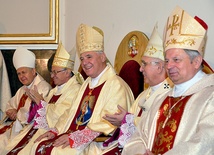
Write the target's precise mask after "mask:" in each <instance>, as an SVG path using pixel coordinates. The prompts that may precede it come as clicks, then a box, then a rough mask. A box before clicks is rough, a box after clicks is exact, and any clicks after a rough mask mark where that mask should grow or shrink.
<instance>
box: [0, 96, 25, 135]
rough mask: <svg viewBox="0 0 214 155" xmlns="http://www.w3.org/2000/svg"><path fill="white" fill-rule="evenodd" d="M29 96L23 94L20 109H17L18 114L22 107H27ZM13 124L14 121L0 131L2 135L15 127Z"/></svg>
mask: <svg viewBox="0 0 214 155" xmlns="http://www.w3.org/2000/svg"><path fill="white" fill-rule="evenodd" d="M27 98H28V96H27V95H26V94H23V95H22V97H21V99H20V101H19V105H18V108H17V112H18V111H19V109H20V108H21V107H24V105H25V101H26V100H27ZM13 122H14V121H12V122H11V123H10V124H9V125H5V126H4V127H3V128H1V129H0V134H3V133H4V132H5V131H7V130H8V129H10V128H11V127H12V125H13Z"/></svg>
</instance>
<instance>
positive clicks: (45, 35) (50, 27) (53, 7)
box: [0, 0, 59, 45]
mask: <svg viewBox="0 0 214 155" xmlns="http://www.w3.org/2000/svg"><path fill="white" fill-rule="evenodd" d="M4 2H5V3H6V4H5V5H6V6H7V7H8V8H5V10H6V11H5V12H7V11H8V10H9V11H10V10H12V11H13V12H12V13H14V12H15V14H14V16H19V18H21V17H20V16H23V15H24V16H25V14H23V12H24V11H25V10H26V14H28V15H26V16H27V17H28V18H29V19H28V21H27V22H28V23H30V24H34V25H33V26H35V27H34V28H32V30H31V27H29V28H28V27H27V26H26V25H25V22H23V21H22V23H21V24H19V25H20V27H22V26H26V29H27V28H28V29H29V30H28V31H26V32H23V31H22V32H21V33H20V32H15V33H14V32H12V33H11V32H8V31H6V30H5V29H4V27H5V28H6V26H7V25H6V26H5V25H3V23H1V22H0V45H3V44H4V45H6V44H9V45H11V44H58V42H59V0H48V1H45V2H44V0H38V1H29V0H20V2H19V4H18V5H19V7H17V11H16V10H15V11H14V8H13V9H12V8H11V7H12V5H10V4H11V3H9V2H7V1H4ZM20 3H25V4H20ZM26 3H27V4H26ZM35 4H36V5H35ZM1 5H2V4H1ZM2 7H3V6H2ZM26 7H27V8H26ZM30 7H32V8H30ZM36 7H37V8H36ZM15 9H16V8H15ZM18 9H19V10H18ZM31 9H32V10H34V11H31ZM42 9H43V10H42ZM47 9H48V10H47ZM19 12H22V14H21V13H20V15H17V14H19ZM42 13H43V14H42ZM44 13H45V14H44ZM38 14H39V18H37V19H31V18H34V17H35V16H38ZM0 16H1V15H0ZM2 16H4V17H5V19H6V20H7V17H6V16H7V15H6V14H5V15H4V14H3V15H2ZM14 16H12V18H13V17H14ZM21 19H22V20H24V17H23V18H21ZM41 19H42V20H41ZM11 20H14V19H11ZM29 20H32V21H29ZM35 20H37V21H35ZM44 20H45V22H41V21H44ZM47 20H48V21H47ZM7 21H9V19H8V20H7ZM9 22H10V21H9ZM9 22H8V23H9ZM16 22H19V21H16ZM33 22H34V23H33ZM16 24H17V23H15V24H14V23H13V24H8V27H11V25H12V26H16ZM30 24H29V25H30ZM37 24H38V25H37ZM41 24H43V25H41ZM2 25H3V26H4V27H3V26H2ZM17 25H18V24H17ZM37 27H40V29H42V30H41V32H40V30H39V29H38V30H35V29H36V28H37ZM41 27H42V28H41ZM1 28H2V30H1ZM14 29H16V28H15V27H14V28H11V30H12V31H14ZM22 29H23V30H24V29H25V28H22ZM44 29H45V30H44ZM4 30H5V32H4ZM29 31H32V32H29Z"/></svg>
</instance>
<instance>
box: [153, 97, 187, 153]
mask: <svg viewBox="0 0 214 155" xmlns="http://www.w3.org/2000/svg"><path fill="white" fill-rule="evenodd" d="M190 97H191V95H189V96H186V97H177V98H173V97H169V96H168V97H167V98H166V99H165V100H164V102H163V103H162V105H161V107H160V109H159V116H158V119H157V127H156V133H155V139H154V144H153V148H152V152H153V153H154V154H155V155H158V154H164V153H165V152H167V151H168V150H170V149H171V148H172V147H173V144H174V140H175V136H176V132H177V130H178V127H179V123H180V120H181V118H182V115H183V111H184V108H185V105H186V103H187V102H188V100H189V99H190Z"/></svg>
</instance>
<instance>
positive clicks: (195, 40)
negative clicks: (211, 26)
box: [164, 6, 207, 56]
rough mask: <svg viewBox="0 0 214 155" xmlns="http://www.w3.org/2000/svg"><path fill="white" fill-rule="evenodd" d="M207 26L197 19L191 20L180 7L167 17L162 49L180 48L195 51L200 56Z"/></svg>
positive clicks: (202, 51) (202, 52)
mask: <svg viewBox="0 0 214 155" xmlns="http://www.w3.org/2000/svg"><path fill="white" fill-rule="evenodd" d="M206 30H207V25H206V23H205V22H204V21H202V20H201V19H199V18H198V17H196V18H193V17H191V16H190V15H189V14H188V13H186V12H185V11H184V10H183V9H181V8H180V7H178V6H177V7H176V8H175V9H174V10H173V12H172V14H171V15H170V16H169V17H168V21H167V24H166V26H165V31H164V49H165V51H167V50H168V49H171V48H182V49H190V50H197V51H198V52H199V53H200V54H201V55H202V56H203V54H204V47H205V43H206Z"/></svg>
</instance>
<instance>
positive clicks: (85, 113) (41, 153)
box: [36, 82, 105, 155]
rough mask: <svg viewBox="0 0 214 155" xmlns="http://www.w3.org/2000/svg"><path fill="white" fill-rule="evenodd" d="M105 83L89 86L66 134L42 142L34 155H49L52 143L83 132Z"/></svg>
mask: <svg viewBox="0 0 214 155" xmlns="http://www.w3.org/2000/svg"><path fill="white" fill-rule="evenodd" d="M104 84H105V82H104V83H103V84H101V85H99V86H98V87H96V88H93V89H90V88H89V85H88V86H87V87H86V90H85V92H84V94H83V96H82V99H81V102H80V104H79V107H78V109H77V111H76V114H75V116H74V119H73V121H72V122H71V124H70V127H69V128H68V130H67V132H66V133H63V134H60V135H58V136H56V137H55V138H53V139H49V140H45V141H42V142H41V143H40V144H39V145H38V147H37V148H36V155H50V154H51V151H52V149H53V148H54V147H53V145H52V144H53V142H54V141H55V140H56V139H58V138H59V137H60V136H62V135H64V134H69V133H72V132H75V131H77V130H83V129H84V128H85V127H86V126H87V123H88V122H89V121H90V118H91V115H92V113H93V110H94V107H95V105H96V101H97V98H98V97H99V94H100V92H101V89H102V87H103V85H104Z"/></svg>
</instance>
